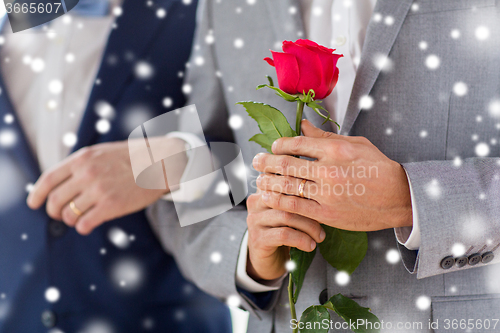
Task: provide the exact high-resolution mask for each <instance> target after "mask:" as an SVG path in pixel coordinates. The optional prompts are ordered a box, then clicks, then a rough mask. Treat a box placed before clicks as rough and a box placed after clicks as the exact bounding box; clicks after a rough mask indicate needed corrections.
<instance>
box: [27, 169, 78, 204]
mask: <svg viewBox="0 0 500 333" xmlns="http://www.w3.org/2000/svg"><path fill="white" fill-rule="evenodd" d="M70 176H71V169H70V166H69V163H68V162H67V161H65V162H64V163H62V164H59V165H58V166H56V167H54V168H53V169H51V170H48V171H46V172H44V173H43V174H42V175H41V176H40V178H39V179H38V181H37V182H36V183H35V185H34V186H33V190H31V192H30V194H29V195H28V198H27V200H26V202H27V204H28V206H29V207H30V208H31V209H38V208H40V206H41V205H42V204H43V203H44V202H45V200H46V199H47V196H48V195H49V193H50V192H51V191H52V190H53V189H54V188H55V187H56V186H58V185H59V184H60V183H62V182H64V181H65V180H66V179H68V178H69V177H70Z"/></svg>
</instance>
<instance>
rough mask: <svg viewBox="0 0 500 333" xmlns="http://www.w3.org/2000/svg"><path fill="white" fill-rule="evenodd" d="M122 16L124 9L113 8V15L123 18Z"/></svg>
mask: <svg viewBox="0 0 500 333" xmlns="http://www.w3.org/2000/svg"><path fill="white" fill-rule="evenodd" d="M122 14H123V9H122V7H115V8H113V15H115V16H121V15H122Z"/></svg>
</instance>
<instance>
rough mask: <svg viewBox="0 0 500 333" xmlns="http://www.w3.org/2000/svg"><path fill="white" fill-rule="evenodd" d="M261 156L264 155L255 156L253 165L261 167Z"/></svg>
mask: <svg viewBox="0 0 500 333" xmlns="http://www.w3.org/2000/svg"><path fill="white" fill-rule="evenodd" d="M261 155H262V153H258V154H257V155H255V157H254V158H253V161H252V164H253V165H259V159H260V156H261Z"/></svg>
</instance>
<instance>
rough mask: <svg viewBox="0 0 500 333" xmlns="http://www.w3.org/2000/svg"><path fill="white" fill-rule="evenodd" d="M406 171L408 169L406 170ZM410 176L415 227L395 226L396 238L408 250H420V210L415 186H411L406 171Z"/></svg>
mask: <svg viewBox="0 0 500 333" xmlns="http://www.w3.org/2000/svg"><path fill="white" fill-rule="evenodd" d="M405 172H406V170H405ZM406 177H407V178H408V185H409V186H410V196H411V210H412V214H413V227H401V228H394V232H395V234H396V239H397V240H398V242H399V244H401V245H404V246H405V247H406V248H407V249H408V250H418V249H419V248H420V243H421V240H420V225H419V223H418V212H417V204H416V202H415V200H414V199H415V197H414V195H413V188H412V187H411V181H410V177H408V173H406Z"/></svg>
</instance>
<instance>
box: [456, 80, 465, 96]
mask: <svg viewBox="0 0 500 333" xmlns="http://www.w3.org/2000/svg"><path fill="white" fill-rule="evenodd" d="M467 91H468V87H467V84H465V83H464V82H461V81H460V82H456V83H455V84H454V85H453V92H454V93H455V95H457V96H465V95H467Z"/></svg>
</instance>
